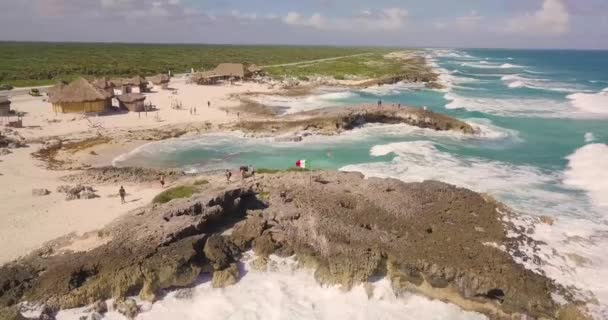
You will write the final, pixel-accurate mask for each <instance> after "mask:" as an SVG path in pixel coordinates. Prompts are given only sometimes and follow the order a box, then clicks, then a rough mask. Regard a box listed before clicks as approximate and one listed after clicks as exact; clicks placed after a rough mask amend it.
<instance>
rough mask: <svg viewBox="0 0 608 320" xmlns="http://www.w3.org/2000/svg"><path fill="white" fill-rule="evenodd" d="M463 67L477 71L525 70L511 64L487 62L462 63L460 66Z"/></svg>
mask: <svg viewBox="0 0 608 320" xmlns="http://www.w3.org/2000/svg"><path fill="white" fill-rule="evenodd" d="M460 65H461V66H463V67H470V68H478V69H515V68H525V67H524V66H520V65H516V64H511V63H503V64H498V63H490V62H487V61H479V62H477V63H474V62H463V63H461V64H460Z"/></svg>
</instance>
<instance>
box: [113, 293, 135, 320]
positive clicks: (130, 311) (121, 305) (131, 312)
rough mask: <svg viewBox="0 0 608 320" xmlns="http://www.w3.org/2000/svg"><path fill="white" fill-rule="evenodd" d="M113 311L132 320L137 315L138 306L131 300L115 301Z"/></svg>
mask: <svg viewBox="0 0 608 320" xmlns="http://www.w3.org/2000/svg"><path fill="white" fill-rule="evenodd" d="M114 309H116V311H118V312H119V313H121V314H123V315H124V316H125V317H127V318H128V319H134V318H135V317H136V316H137V314H138V313H139V306H138V305H137V302H135V300H133V299H131V298H127V299H124V300H118V301H116V302H115V305H114Z"/></svg>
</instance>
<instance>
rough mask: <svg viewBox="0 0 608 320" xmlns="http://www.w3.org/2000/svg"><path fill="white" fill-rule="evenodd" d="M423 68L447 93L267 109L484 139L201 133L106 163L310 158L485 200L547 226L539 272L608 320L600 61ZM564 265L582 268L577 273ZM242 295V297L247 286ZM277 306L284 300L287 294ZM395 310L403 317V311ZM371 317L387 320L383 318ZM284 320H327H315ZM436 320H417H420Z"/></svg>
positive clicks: (401, 131)
mask: <svg viewBox="0 0 608 320" xmlns="http://www.w3.org/2000/svg"><path fill="white" fill-rule="evenodd" d="M428 58H429V60H430V61H431V62H432V63H433V64H434V66H435V67H436V68H437V70H438V71H439V72H441V74H442V76H441V79H442V82H443V83H444V84H445V85H446V89H444V90H427V89H423V88H420V87H419V86H411V85H403V84H398V85H393V86H384V87H380V88H371V89H366V90H361V91H336V90H335V89H334V90H326V91H323V92H319V93H318V94H315V95H312V96H309V97H305V98H284V97H277V98H273V99H271V100H269V101H267V103H269V104H272V105H276V106H281V107H285V108H287V110H288V111H287V112H296V111H300V110H310V109H314V108H319V107H325V106H341V105H353V104H361V103H370V104H374V103H376V101H377V100H378V99H382V101H383V103H384V104H398V103H400V104H403V105H413V106H426V107H428V108H429V109H432V110H434V111H438V112H443V113H447V114H449V115H451V116H454V117H457V118H460V119H462V120H465V121H467V122H469V123H471V124H473V125H474V126H477V127H479V128H480V129H481V132H482V134H481V135H479V136H475V137H468V136H463V135H459V134H453V133H438V132H434V131H430V130H423V129H417V128H413V127H410V126H406V125H390V126H389V125H368V126H365V127H364V128H361V129H358V130H354V131H352V132H348V133H345V134H344V135H341V136H338V137H309V138H307V139H305V141H304V142H300V143H276V142H274V141H273V140H272V139H248V138H244V137H243V136H242V135H239V134H210V135H205V136H202V137H197V138H188V139H178V140H170V141H162V142H157V143H152V144H149V145H145V146H143V147H141V148H139V149H137V150H134V151H133V152H131V153H129V154H126V155H123V156H121V157H119V158H117V159H116V161H115V164H116V165H143V166H151V167H180V168H183V169H184V170H187V171H205V170H213V169H223V168H235V167H238V166H240V165H249V164H251V165H254V166H256V167H257V168H262V167H265V168H288V167H292V166H293V165H294V162H295V161H296V160H298V159H307V160H309V161H310V162H311V163H312V166H313V169H341V170H348V171H359V172H362V173H364V174H365V175H366V176H378V177H393V178H398V179H401V180H403V181H408V182H409V181H422V180H426V179H437V180H442V181H446V182H448V183H452V184H455V185H458V186H463V187H467V188H471V189H473V190H476V191H480V192H489V193H491V194H493V195H495V196H496V197H497V198H499V199H500V200H502V201H503V202H505V203H507V204H508V205H510V206H511V207H512V208H514V209H516V210H517V211H518V212H519V213H521V214H522V217H524V218H525V217H527V216H535V215H536V216H538V215H548V216H552V217H554V218H556V221H557V222H556V224H555V225H554V226H551V227H549V226H540V227H538V228H537V232H536V234H534V235H533V236H534V237H536V238H537V239H539V240H543V241H545V242H546V243H547V246H546V248H545V250H544V251H543V252H545V254H544V255H543V257H542V258H543V260H544V261H545V262H546V265H545V266H544V267H543V268H544V270H545V272H547V274H548V275H549V276H550V277H552V278H554V279H556V280H558V281H559V282H561V283H563V284H566V285H575V286H576V287H578V288H579V289H581V292H582V293H583V294H589V293H592V294H593V295H595V297H596V298H597V299H598V300H599V302H600V305H599V306H594V307H593V311H594V312H595V314H596V315H597V317H598V318H602V317H608V312H607V311H606V310H607V306H608V257H607V256H606V255H605V254H604V252H603V248H608V226H607V222H606V221H607V220H608V146H607V145H606V143H608V90H607V88H608V63H606V61H608V52H601V51H589V52H587V51H524V50H429V51H428ZM573 239H576V240H573ZM572 254H576V255H578V256H580V257H583V258H584V259H585V260H584V261H586V262H585V263H583V264H581V263H580V260H579V261H578V263H577V262H576V261H575V260H574V259H572V258H571V257H572ZM294 277H295V275H294ZM277 285H279V284H277ZM239 286H241V284H239V285H237V288H239ZM242 286H243V287H242V289H244V290H245V288H246V284H242ZM237 290H238V289H237ZM323 290H326V289H323ZM323 290H322V291H320V292H325V291H323ZM312 292H313V291H311V294H319V293H316V291H314V292H315V293H312ZM225 293H226V295H229V294H228V291H226V292H225ZM208 294H209V295H212V294H213V295H217V294H218V293H211V292H209V293H208ZM220 294H221V293H220ZM296 296H297V295H296ZM283 298H284V299H287V300H289V299H291V298H290V295H289V294H285V296H283ZM294 299H295V298H294ZM335 299H337V300H336V304H335V307H336V308H338V309H339V308H346V309H347V308H351V306H350V305H349V304H348V303H347V301H343V300H340V299H338V298H335ZM346 300H348V299H346ZM283 301H285V300H283ZM251 303H252V304H256V303H259V304H263V302H256V301H253V302H251ZM342 303H343V304H342ZM395 303H396V302H395ZM396 305H397V304H396ZM258 307H260V305H258ZM420 307H422V308H424V307H427V306H425V305H424V304H421V305H420ZM260 308H261V307H260ZM310 308H312V307H310ZM398 308H401V309H400V310H404V312H407V311H406V310H407V307H406V306H404V305H401V306H400V307H398ZM192 312H193V313H196V312H195V311H192ZM378 312H379V314H382V312H386V315H387V316H386V317H385V318H386V319H391V317H390V316H389V315H390V311H388V310H385V311H378ZM235 314H236V315H240V314H241V313H235ZM462 316H464V314H462ZM379 317H382V316H379ZM458 317H460V316H458V315H456V314H453V317H452V318H453V319H458ZM193 318H196V317H194V316H193ZM212 318H219V319H225V318H229V317H224V316H217V317H212ZM237 318H238V319H241V318H247V317H246V316H242V317H239V316H235V319H237ZM254 318H255V317H254ZM293 318H302V319H330V318H331V317H330V314H325V313H314V312H313V313H298V314H297V315H295V316H294V317H293ZM436 318H437V317H434V316H433V315H432V314H424V313H423V314H420V316H419V317H417V319H436ZM443 318H450V316H447V317H443ZM443 318H442V319H443Z"/></svg>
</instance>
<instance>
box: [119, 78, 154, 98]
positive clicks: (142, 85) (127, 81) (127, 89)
mask: <svg viewBox="0 0 608 320" xmlns="http://www.w3.org/2000/svg"><path fill="white" fill-rule="evenodd" d="M112 84H113V87H114V94H116V95H123V94H127V93H132V92H135V93H144V92H149V89H148V81H147V80H146V79H145V78H144V77H141V76H135V77H133V78H124V79H114V80H112ZM134 89H135V90H134Z"/></svg>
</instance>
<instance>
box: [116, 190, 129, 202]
mask: <svg viewBox="0 0 608 320" xmlns="http://www.w3.org/2000/svg"><path fill="white" fill-rule="evenodd" d="M118 194H119V195H120V202H121V203H122V204H125V197H126V196H127V192H126V191H125V188H124V187H123V186H120V190H118Z"/></svg>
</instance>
